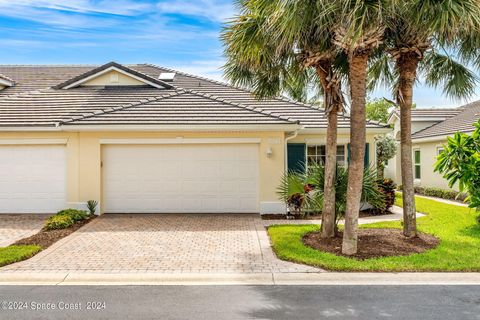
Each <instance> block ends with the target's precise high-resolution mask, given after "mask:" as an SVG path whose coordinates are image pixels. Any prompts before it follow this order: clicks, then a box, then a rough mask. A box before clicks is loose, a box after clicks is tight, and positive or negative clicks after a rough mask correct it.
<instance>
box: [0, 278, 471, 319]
mask: <svg viewBox="0 0 480 320" xmlns="http://www.w3.org/2000/svg"><path fill="white" fill-rule="evenodd" d="M0 301H1V303H2V305H1V308H0V309H1V310H0V319H49V320H51V319H209V320H217V319H228V320H233V319H275V320H281V319H289V320H290V319H342V320H343V319H369V320H371V319H421V320H429V319H435V320H439V319H449V320H450V319H480V286H88V287H87V286H3V287H0ZM89 302H90V303H89ZM88 307H90V308H93V309H88ZM52 308H55V309H52ZM66 308H71V309H70V310H66ZM12 309H15V310H12Z"/></svg>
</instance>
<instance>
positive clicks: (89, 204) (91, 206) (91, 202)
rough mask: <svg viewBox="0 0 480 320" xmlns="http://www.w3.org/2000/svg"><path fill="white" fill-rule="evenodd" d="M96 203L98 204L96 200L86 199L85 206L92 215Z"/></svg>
mask: <svg viewBox="0 0 480 320" xmlns="http://www.w3.org/2000/svg"><path fill="white" fill-rule="evenodd" d="M97 205H98V201H95V200H88V201H87V208H88V211H89V212H90V214H92V215H93V214H95V211H96V208H97Z"/></svg>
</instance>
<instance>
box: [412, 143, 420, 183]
mask: <svg viewBox="0 0 480 320" xmlns="http://www.w3.org/2000/svg"><path fill="white" fill-rule="evenodd" d="M417 151H418V152H419V154H420V160H419V163H417V162H416V159H415V152H417ZM412 152H413V154H412V157H413V180H414V182H418V183H420V182H421V181H422V150H421V149H420V148H419V147H416V148H413V149H412ZM417 166H418V167H420V178H417V177H416V173H417V172H416V167H417Z"/></svg>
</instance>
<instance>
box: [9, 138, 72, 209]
mask: <svg viewBox="0 0 480 320" xmlns="http://www.w3.org/2000/svg"><path fill="white" fill-rule="evenodd" d="M0 199H2V201H1V203H0V213H54V212H56V211H58V210H61V209H63V208H65V205H66V151H65V147H64V146H46V145H35V146H33V145H32V146H0Z"/></svg>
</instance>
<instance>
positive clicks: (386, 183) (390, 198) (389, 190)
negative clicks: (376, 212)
mask: <svg viewBox="0 0 480 320" xmlns="http://www.w3.org/2000/svg"><path fill="white" fill-rule="evenodd" d="M396 187H397V185H396V184H395V182H393V180H392V179H383V180H381V181H379V182H378V189H379V190H380V191H381V192H382V193H383V197H384V199H385V208H383V209H381V210H380V211H381V213H385V212H387V211H388V209H390V208H391V207H392V206H393V204H394V202H395V188H396Z"/></svg>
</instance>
